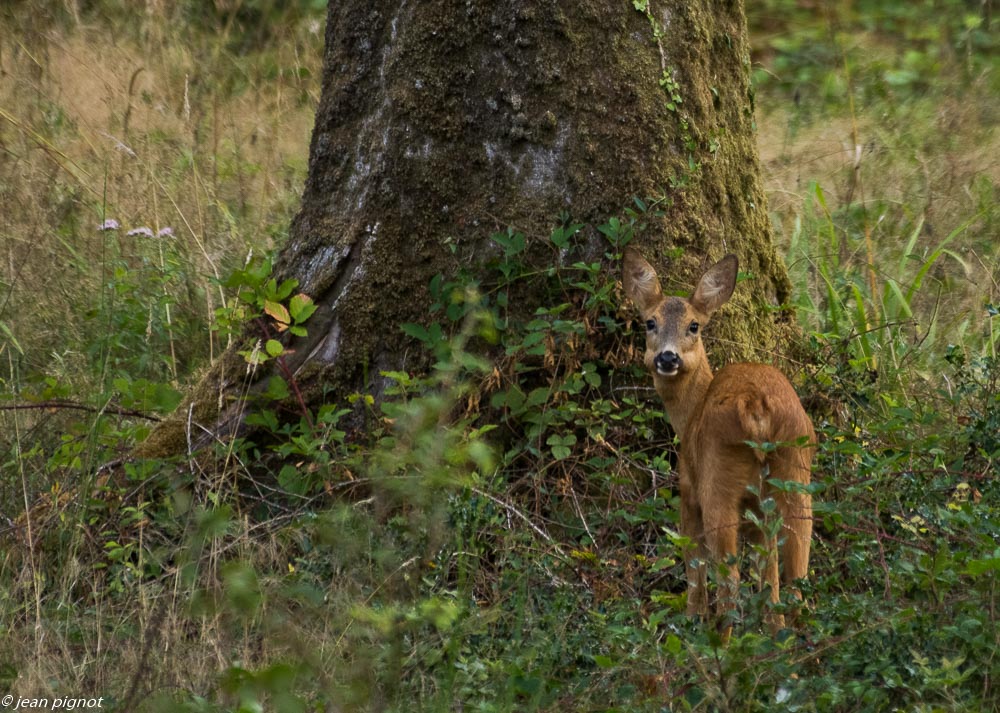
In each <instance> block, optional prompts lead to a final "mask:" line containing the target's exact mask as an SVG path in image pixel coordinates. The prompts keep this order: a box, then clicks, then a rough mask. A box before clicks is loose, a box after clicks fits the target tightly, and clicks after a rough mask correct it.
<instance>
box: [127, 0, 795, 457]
mask: <svg viewBox="0 0 1000 713" xmlns="http://www.w3.org/2000/svg"><path fill="white" fill-rule="evenodd" d="M640 4H641V3H640ZM635 5H636V3H633V2H632V0H610V1H609V0H581V1H580V2H576V3H570V4H565V3H554V2H535V1H534V0H489V1H486V0H463V1H462V2H458V1H457V0H427V1H424V2H412V1H407V0H376V1H374V2H373V1H371V0H364V1H362V0H341V1H339V2H331V3H330V6H329V11H328V24H327V28H326V51H325V57H324V74H323V89H322V98H321V101H320V105H319V108H318V111H317V116H316V125H315V129H314V131H313V136H312V145H311V149H310V168H309V177H308V180H307V183H306V187H305V193H304V196H303V200H302V209H301V211H300V213H299V214H298V216H297V217H296V219H295V221H294V223H293V224H292V228H291V234H290V237H289V240H288V243H287V245H286V246H285V247H284V249H283V251H282V253H281V255H280V258H279V261H278V264H277V267H276V271H277V272H278V273H279V275H280V277H295V278H297V279H298V280H299V282H300V285H299V289H300V290H301V291H303V292H305V293H306V294H308V295H310V296H312V297H313V298H314V299H315V300H316V302H317V303H318V304H319V309H318V311H317V313H316V314H315V315H314V316H313V317H312V319H311V320H310V321H309V322H308V324H307V327H308V332H309V334H308V336H307V337H305V338H302V339H298V340H297V341H296V342H295V343H293V344H291V345H290V346H291V347H292V348H294V354H293V355H292V356H290V357H289V358H288V363H287V367H288V369H289V372H288V373H294V374H295V379H296V383H297V384H298V385H299V386H300V387H301V388H302V389H303V393H305V394H306V396H307V398H310V399H313V398H318V397H319V395H320V394H322V393H326V394H327V398H333V399H337V398H342V397H343V396H345V395H347V394H349V393H353V392H355V391H358V390H364V389H370V388H372V387H373V386H374V387H375V388H376V389H377V388H378V384H377V383H376V382H377V380H378V374H379V373H380V372H381V371H383V370H390V369H391V370H397V369H405V368H406V367H407V355H408V354H413V353H415V352H416V350H415V349H414V348H413V345H412V344H408V343H407V339H406V338H405V337H404V335H403V334H402V332H401V331H400V324H401V323H404V322H420V321H421V320H422V319H426V315H427V309H428V304H429V302H430V299H431V298H430V295H429V292H428V289H427V286H428V283H429V281H430V279H431V278H432V277H433V276H434V275H436V274H439V273H448V272H449V271H451V270H453V269H454V268H455V266H456V264H457V263H458V262H461V263H463V264H465V265H466V266H474V265H475V264H476V262H477V260H481V259H482V258H483V257H484V256H487V255H489V254H490V251H491V250H493V249H494V248H493V247H491V243H490V240H489V236H490V235H491V234H492V233H493V232H495V231H498V230H504V229H506V228H507V227H508V226H513V227H515V228H516V229H518V230H519V231H521V232H523V233H524V234H525V235H527V236H528V239H529V240H531V239H542V238H543V237H544V236H547V235H548V234H549V232H550V230H551V228H552V226H553V225H554V223H555V222H556V217H557V216H558V215H559V214H560V213H561V212H568V213H569V214H570V215H572V217H573V219H574V220H575V221H578V222H585V223H586V224H587V225H588V227H587V228H586V229H585V230H587V231H589V232H590V244H591V245H592V246H593V253H594V255H595V256H597V255H600V254H601V253H603V247H602V244H601V237H600V236H599V235H598V233H597V231H596V228H595V227H594V226H596V225H598V224H600V223H601V222H603V221H605V220H607V219H608V218H609V217H610V216H613V215H616V214H618V213H620V212H621V210H622V209H623V207H625V206H626V205H628V204H629V203H630V201H631V199H632V198H633V197H634V196H639V197H649V196H660V195H665V196H666V197H667V198H668V200H667V201H666V202H665V203H664V204H663V206H664V211H665V214H664V216H663V217H662V219H660V220H659V221H658V222H657V223H656V224H655V225H654V226H653V228H652V229H650V230H647V231H646V232H644V233H643V234H642V235H641V236H640V238H639V242H638V245H639V247H640V249H641V250H642V251H643V252H644V253H645V254H646V255H647V257H649V259H650V260H651V261H653V262H654V263H655V264H657V265H658V267H662V266H663V264H664V259H663V257H662V256H663V255H664V253H666V251H668V250H671V249H674V248H683V249H684V251H683V257H681V258H680V259H678V260H676V261H675V263H674V266H673V267H671V268H669V269H665V270H662V272H661V274H663V275H665V278H664V281H665V287H666V288H667V289H669V287H670V286H671V285H673V286H676V287H677V288H678V289H684V288H687V287H689V286H690V278H691V275H692V274H693V273H694V272H696V271H697V270H699V269H700V268H701V266H702V264H703V263H704V262H706V261H708V260H709V259H715V258H718V257H719V256H721V255H722V254H723V253H725V252H736V253H738V254H739V256H740V258H741V264H742V266H743V269H744V270H747V271H751V272H752V273H753V275H754V277H755V279H754V280H752V281H749V282H748V283H747V284H749V288H741V290H740V297H739V298H738V299H739V300H741V302H739V303H738V304H737V308H736V310H731V311H732V312H733V313H735V312H736V311H738V312H739V313H740V319H738V320H736V319H729V320H726V319H725V318H723V319H720V320H719V322H720V324H718V325H716V327H715V334H716V336H721V337H724V339H723V340H720V343H730V344H732V345H734V346H733V347H731V348H730V352H731V353H730V354H728V355H727V356H738V357H749V356H752V354H753V350H752V349H750V348H749V345H751V344H753V345H758V346H761V345H763V346H765V347H772V346H773V345H774V344H775V342H776V341H778V340H780V339H781V338H782V335H783V334H784V330H785V329H786V327H784V326H783V325H781V324H780V323H778V322H776V321H775V320H774V318H773V317H772V316H771V314H772V313H771V312H769V311H768V310H767V309H766V307H767V306H770V305H775V304H780V303H783V302H785V301H786V300H787V297H788V293H789V283H788V279H787V276H786V273H785V270H784V267H783V265H782V263H781V261H780V259H779V258H778V257H777V256H776V254H775V252H774V249H773V247H772V245H771V236H770V227H769V222H768V218H767V213H766V206H765V197H764V194H763V191H762V187H761V180H760V171H759V166H758V158H757V150H756V145H755V135H754V116H753V93H752V89H751V86H750V71H749V46H748V40H747V30H746V22H745V17H744V11H743V5H742V3H741V2H738V1H729V2H717V1H714V0H697V1H695V2H691V1H690V0H650V1H649V3H648V6H646V7H645V9H637V8H636V6H635ZM609 268H610V269H614V270H617V269H618V267H617V265H609ZM525 299H532V297H531V296H528V295H526V296H525ZM526 306H527V307H529V308H533V307H534V306H538V305H526ZM245 372H246V364H245V363H244V361H243V359H242V357H240V356H238V355H237V354H235V352H234V351H232V350H231V351H230V353H228V354H226V355H225V356H224V357H223V358H222V359H221V360H220V361H219V362H218V363H217V364H216V365H215V367H214V368H213V369H212V371H211V373H210V374H209V375H208V376H207V377H206V379H205V380H204V382H203V383H202V385H201V386H200V388H199V389H197V390H196V391H195V392H194V393H193V394H192V396H191V398H190V401H189V403H188V404H187V405H186V407H183V408H182V409H180V410H179V411H178V413H177V415H176V416H175V418H173V419H171V420H170V421H168V422H166V423H165V424H163V425H162V426H161V427H160V428H158V429H157V430H156V431H154V433H153V435H152V436H151V438H150V439H149V441H148V442H147V444H146V445H145V447H144V448H143V451H145V452H146V453H147V454H162V453H168V452H171V451H172V450H178V449H180V448H181V447H183V446H182V444H186V443H187V435H186V434H187V432H188V430H189V429H190V426H189V425H188V424H189V423H190V422H191V421H192V420H193V421H197V422H198V423H200V424H202V425H203V426H205V427H206V428H207V429H209V430H212V431H216V432H218V431H219V430H220V429H223V430H224V429H226V428H228V429H230V430H232V429H233V428H234V427H235V426H236V423H235V422H237V421H238V420H239V416H238V414H239V413H240V412H241V410H240V409H239V408H238V399H236V398H235V397H234V396H232V393H235V389H234V386H235V385H237V384H240V383H242V382H243V381H244V379H245V377H244V374H245ZM366 381H367V382H368V383H365V382H366ZM220 406H221V409H220Z"/></svg>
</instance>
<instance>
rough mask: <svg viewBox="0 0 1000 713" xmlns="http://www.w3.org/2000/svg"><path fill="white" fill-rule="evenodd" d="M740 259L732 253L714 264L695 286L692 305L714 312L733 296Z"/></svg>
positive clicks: (700, 309)
mask: <svg viewBox="0 0 1000 713" xmlns="http://www.w3.org/2000/svg"><path fill="white" fill-rule="evenodd" d="M738 272H739V260H737V259H736V256H735V255H733V254H732V253H730V254H729V255H726V256H725V257H724V258H722V259H721V260H719V261H718V262H717V263H715V264H714V265H712V267H710V268H709V269H708V272H706V273H705V274H704V275H702V276H701V279H700V280H698V286H697V287H696V288H694V295H693V296H692V297H691V306H692V307H694V308H695V309H697V310H699V311H700V312H703V313H705V314H708V315H710V314H712V313H713V312H714V311H715V310H717V309H719V307H721V306H722V305H724V304H725V303H726V301H727V300H728V299H729V298H730V297H732V295H733V290H734V289H735V288H736V275H737V273H738Z"/></svg>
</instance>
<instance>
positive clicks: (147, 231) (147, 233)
mask: <svg viewBox="0 0 1000 713" xmlns="http://www.w3.org/2000/svg"><path fill="white" fill-rule="evenodd" d="M125 235H127V236H128V237H130V238H131V237H133V236H136V235H143V236H145V237H147V238H151V237H153V231H152V230H150V229H149V228H147V227H146V226H145V225H143V226H142V227H140V228H132V230H130V231H128V232H127V233H125Z"/></svg>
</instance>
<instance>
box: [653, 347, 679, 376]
mask: <svg viewBox="0 0 1000 713" xmlns="http://www.w3.org/2000/svg"><path fill="white" fill-rule="evenodd" d="M682 363H683V362H681V358H680V356H679V355H678V354H677V352H660V353H659V354H657V355H656V357H655V358H654V359H653V366H655V367H656V371H657V372H658V373H660V374H662V375H663V376H673V375H674V374H676V373H677V372H678V371H680V368H681V364H682Z"/></svg>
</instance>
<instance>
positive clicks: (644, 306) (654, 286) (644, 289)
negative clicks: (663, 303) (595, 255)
mask: <svg viewBox="0 0 1000 713" xmlns="http://www.w3.org/2000/svg"><path fill="white" fill-rule="evenodd" d="M622 263H623V268H622V285H624V287H625V294H626V295H627V296H628V298H629V299H630V300H632V301H633V302H635V306H636V307H638V308H639V311H640V312H642V313H643V314H646V313H647V312H649V311H650V310H651V309H653V308H654V307H656V305H657V304H658V303H659V302H660V300H662V299H663V292H662V291H661V290H660V281H659V279H657V277H656V270H654V269H653V266H652V265H650V264H649V263H648V262H646V261H645V260H644V259H643V257H642V255H640V254H639V251H638V250H635V249H634V248H631V247H628V248H625V254H624V255H623V257H622Z"/></svg>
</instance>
